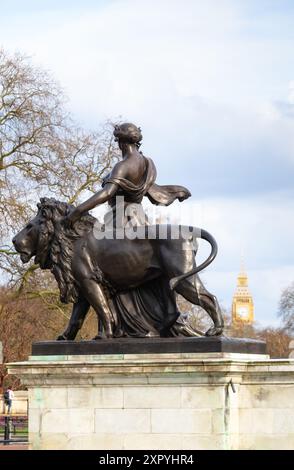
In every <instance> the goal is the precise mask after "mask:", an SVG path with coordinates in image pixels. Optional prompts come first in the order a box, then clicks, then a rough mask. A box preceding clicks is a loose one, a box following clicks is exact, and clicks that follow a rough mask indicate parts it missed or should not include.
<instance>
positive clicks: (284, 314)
mask: <svg viewBox="0 0 294 470" xmlns="http://www.w3.org/2000/svg"><path fill="white" fill-rule="evenodd" d="M279 316H280V317H281V319H282V322H283V325H284V327H285V329H286V330H287V331H288V332H289V333H292V334H293V333H294V282H292V284H290V285H289V286H288V287H287V288H286V289H284V290H283V291H282V294H281V298H280V303H279Z"/></svg>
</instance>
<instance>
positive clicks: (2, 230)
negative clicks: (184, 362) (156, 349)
mask: <svg viewBox="0 0 294 470" xmlns="http://www.w3.org/2000/svg"><path fill="white" fill-rule="evenodd" d="M65 105H66V99H65V97H64V94H63V91H62V90H61V88H60V86H59V85H58V84H57V83H56V82H55V81H54V80H53V79H52V77H51V75H50V73H48V72H47V71H44V70H42V69H40V68H38V67H36V66H34V65H32V63H31V61H30V59H29V58H27V57H25V56H23V55H20V54H14V55H10V54H7V53H6V52H5V51H4V50H3V49H0V219H1V224H0V275H1V284H2V285H3V286H5V289H4V291H5V295H4V294H3V292H2V298H1V300H0V340H2V341H3V346H4V352H5V358H6V360H17V359H22V358H24V355H27V354H28V352H29V351H28V347H26V344H27V345H29V344H30V342H31V341H32V340H33V339H42V338H44V339H45V338H49V337H50V338H54V337H55V336H56V334H57V333H59V332H60V331H61V330H62V328H63V325H62V324H61V323H62V322H66V321H67V318H68V316H69V306H67V305H63V304H61V303H60V301H59V292H58V289H57V285H56V283H55V280H54V279H53V278H52V276H51V275H50V273H47V272H44V271H41V270H39V269H38V265H35V264H33V261H32V262H31V263H30V264H28V265H22V264H21V262H20V260H19V256H18V255H17V254H16V253H15V251H14V249H13V247H12V244H11V239H12V236H13V235H14V234H15V233H16V232H17V231H18V230H19V229H21V228H22V227H23V226H24V224H25V223H26V222H27V221H28V220H29V219H30V218H31V217H32V215H33V214H34V213H35V211H36V203H37V202H38V200H39V198H40V197H42V196H51V197H52V196H53V197H56V198H57V199H60V200H65V201H67V202H69V203H71V204H77V203H79V202H80V201H81V199H83V198H86V197H88V196H89V195H90V194H91V193H93V192H95V191H97V189H98V187H99V186H100V185H101V181H102V179H103V177H104V176H105V175H106V174H107V173H109V171H110V169H111V167H112V166H113V163H114V161H115V160H117V158H118V150H116V146H115V145H114V140H113V134H112V131H113V126H112V124H111V122H105V123H104V124H103V125H102V126H100V127H99V129H98V131H96V132H90V131H85V130H83V129H81V128H80V127H79V126H78V125H77V124H76V123H75V122H74V121H73V119H72V117H71V116H70V115H69V113H68V112H67V110H66V106H65ZM89 193H90V194H89ZM93 318H94V317H93V315H91V314H90V315H88V317H87V320H86V327H85V328H84V330H83V336H84V338H89V337H91V328H92V326H91V325H92V324H93V321H94V320H93ZM58 319H60V321H59V320H58ZM60 322H61V323H60ZM41 324H42V325H44V327H41ZM20 325H21V329H22V333H21V334H19V331H20ZM50 325H51V326H50ZM13 338H14V339H15V341H16V343H17V338H18V347H16V344H12V340H13ZM24 338H25V339H24Z"/></svg>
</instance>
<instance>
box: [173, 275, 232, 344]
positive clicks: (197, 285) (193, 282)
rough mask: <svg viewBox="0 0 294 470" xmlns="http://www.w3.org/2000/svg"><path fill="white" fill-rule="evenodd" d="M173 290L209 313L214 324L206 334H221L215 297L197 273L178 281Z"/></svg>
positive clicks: (218, 309)
mask: <svg viewBox="0 0 294 470" xmlns="http://www.w3.org/2000/svg"><path fill="white" fill-rule="evenodd" d="M175 290H176V292H178V294H181V295H182V296H183V297H185V299H187V300H188V301H189V302H191V303H192V304H194V305H199V306H200V307H202V308H203V309H204V310H205V311H206V312H207V313H208V314H209V316H210V318H211V319H212V321H213V323H214V326H213V327H211V328H210V329H209V330H208V331H207V332H206V335H207V336H216V335H220V334H222V332H223V328H224V321H223V317H222V313H221V309H220V306H219V304H218V301H217V298H216V297H215V296H214V295H212V294H211V293H210V292H208V290H207V289H206V288H205V287H204V285H203V284H202V282H201V280H200V279H199V277H198V276H197V275H195V276H193V277H191V278H188V279H185V280H183V281H182V282H180V283H179V284H178V286H177V287H176V289H175Z"/></svg>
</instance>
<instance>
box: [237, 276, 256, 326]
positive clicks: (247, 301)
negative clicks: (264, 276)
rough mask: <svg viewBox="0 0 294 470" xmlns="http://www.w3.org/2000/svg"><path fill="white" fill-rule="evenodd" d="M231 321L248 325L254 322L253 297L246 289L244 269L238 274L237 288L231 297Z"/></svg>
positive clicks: (246, 282)
mask: <svg viewBox="0 0 294 470" xmlns="http://www.w3.org/2000/svg"><path fill="white" fill-rule="evenodd" d="M232 322H233V323H234V324H236V323H246V324H248V325H250V324H252V323H253V322H254V305H253V298H252V295H251V294H250V291H249V289H248V277H247V274H246V273H245V271H244V269H241V272H240V274H239V276H238V281H237V289H236V291H235V294H234V297H233V305H232Z"/></svg>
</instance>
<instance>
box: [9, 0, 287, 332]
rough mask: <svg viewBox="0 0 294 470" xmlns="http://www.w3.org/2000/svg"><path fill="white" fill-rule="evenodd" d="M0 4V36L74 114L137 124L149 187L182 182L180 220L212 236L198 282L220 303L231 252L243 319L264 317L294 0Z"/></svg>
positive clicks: (280, 215)
mask: <svg viewBox="0 0 294 470" xmlns="http://www.w3.org/2000/svg"><path fill="white" fill-rule="evenodd" d="M0 6H1V8H0V17H1V18H0V19H1V29H0V44H1V45H2V46H3V47H4V48H5V49H7V50H8V51H15V50H18V51H21V52H24V53H26V54H28V55H30V56H32V60H33V61H34V62H35V63H36V64H39V65H41V66H43V67H45V68H47V69H49V70H51V71H52V74H53V75H54V76H55V77H56V78H57V80H58V81H59V82H60V84H61V85H62V86H63V88H64V90H65V92H66V93H67V95H68V97H69V107H70V109H71V111H72V112H73V114H74V116H75V118H76V119H77V120H78V121H79V122H81V123H82V124H83V125H84V126H86V127H89V128H92V129H95V128H97V127H98V125H99V123H100V122H102V121H103V120H104V119H106V118H115V117H117V116H119V115H122V116H123V117H124V118H126V119H127V120H131V121H133V122H135V123H137V124H139V125H140V126H141V127H142V129H143V133H144V141H143V151H144V152H145V154H146V155H149V156H152V158H153V159H154V160H155V161H156V164H157V167H158V174H159V182H161V183H178V184H185V185H187V186H188V187H189V189H190V190H191V192H192V194H193V200H192V201H191V202H190V203H189V206H186V208H187V207H189V210H188V209H187V211H186V209H185V211H186V213H185V214H184V215H183V217H184V218H185V217H186V221H187V222H191V221H192V223H194V224H195V225H198V226H203V227H204V228H206V229H208V230H210V231H211V232H212V233H213V234H214V235H215V237H216V239H217V240H218V243H219V256H218V258H217V260H216V261H215V263H214V264H213V265H212V266H211V267H210V268H209V269H208V270H207V271H206V272H205V273H204V274H203V278H204V279H205V282H206V284H207V287H209V288H210V290H212V291H214V292H215V293H216V295H217V296H218V297H219V299H220V300H221V302H222V303H223V304H224V305H225V306H227V307H230V302H231V298H232V294H233V291H234V286H235V279H236V276H237V272H238V269H239V265H240V257H241V252H244V256H245V264H246V267H247V270H248V274H249V279H250V287H251V290H252V293H253V295H254V300H255V305H256V318H257V320H258V321H259V322H261V323H263V324H268V323H272V324H277V316H276V313H277V306H278V300H279V295H280V291H281V289H282V288H283V287H286V286H287V284H289V283H290V282H291V281H292V280H293V279H294V254H293V249H292V233H293V229H294V218H293V215H294V198H293V193H294V190H293V180H294V60H293V51H294V47H293V46H294V28H293V22H294V2H293V1H290V0H288V1H286V0H285V1H284V0H279V1H277V0H259V1H255V0H252V1H251V0H240V1H238V0H207V1H205V2H203V1H201V0H184V1H183V0H182V1H180V0H156V1H155V0H140V1H135V0H116V1H97V0H96V1H94V0H93V1H91V0H84V1H83V2H82V1H75V0H73V1H64V0H59V1H58V2H57V1H55V0H50V1H42V2H39V1H26V2H23V1H13V0H12V1H10V2H0ZM186 205H188V203H186ZM173 211H174V212H173V213H174V216H175V217H176V216H177V215H175V214H177V211H178V207H177V206H175V207H174V209H173ZM185 211H183V212H185ZM191 219H192V220H191ZM202 250H203V251H202V253H203V254H204V253H205V247H202Z"/></svg>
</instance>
